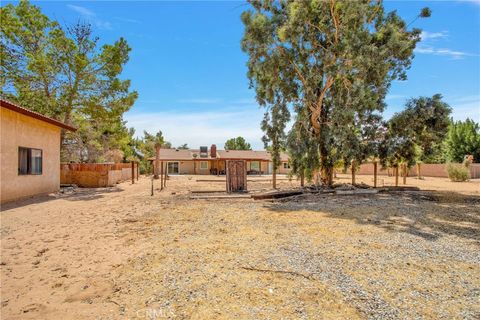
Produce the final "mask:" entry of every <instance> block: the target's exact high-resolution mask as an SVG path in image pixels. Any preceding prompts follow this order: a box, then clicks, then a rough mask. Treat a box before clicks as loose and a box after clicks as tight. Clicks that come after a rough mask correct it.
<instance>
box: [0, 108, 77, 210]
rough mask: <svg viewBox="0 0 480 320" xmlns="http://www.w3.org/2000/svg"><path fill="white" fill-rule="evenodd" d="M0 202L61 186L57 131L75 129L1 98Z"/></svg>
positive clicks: (45, 191) (44, 192) (53, 189)
mask: <svg viewBox="0 0 480 320" xmlns="http://www.w3.org/2000/svg"><path fill="white" fill-rule="evenodd" d="M0 105H1V108H0V109H1V111H0V119H1V128H0V131H1V149H0V167H1V176H0V195H1V199H0V202H6V201H11V200H17V199H20V198H25V197H29V196H33V195H37V194H47V193H51V192H55V191H58V190H59V189H60V132H61V130H62V129H65V130H70V131H75V130H76V129H75V128H73V127H71V126H69V125H66V124H64V123H62V122H60V121H57V120H55V119H52V118H49V117H46V116H44V115H42V114H40V113H37V112H34V111H31V110H29V109H26V108H23V107H20V106H18V105H15V104H13V103H11V102H8V101H6V100H3V99H0Z"/></svg>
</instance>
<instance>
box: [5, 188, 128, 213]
mask: <svg viewBox="0 0 480 320" xmlns="http://www.w3.org/2000/svg"><path fill="white" fill-rule="evenodd" d="M122 191H124V189H122V188H119V187H117V186H115V187H107V188H77V189H75V190H74V191H72V192H65V193H62V192H56V193H51V194H47V195H36V196H32V197H29V198H24V199H20V200H15V201H11V202H7V203H4V204H2V205H1V211H2V212H4V211H8V210H12V209H16V208H20V207H24V206H28V205H32V204H40V203H44V202H48V201H53V200H57V199H63V200H68V201H92V200H97V199H100V198H103V197H104V196H105V194H109V193H117V192H122Z"/></svg>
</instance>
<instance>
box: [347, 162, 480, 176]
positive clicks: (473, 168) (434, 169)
mask: <svg viewBox="0 0 480 320" xmlns="http://www.w3.org/2000/svg"><path fill="white" fill-rule="evenodd" d="M356 174H365V175H373V163H364V164H361V165H360V168H359V169H358V170H357V171H356ZM393 174H394V172H393V169H381V166H380V165H379V166H378V175H384V176H386V175H393ZM420 174H421V175H422V177H439V178H448V174H447V164H445V163H438V164H437V163H431V164H430V163H429V164H427V163H422V164H421V165H420ZM408 176H409V177H416V176H417V167H416V166H414V167H412V168H410V170H409V171H408ZM470 178H471V179H478V178H480V163H472V164H471V165H470Z"/></svg>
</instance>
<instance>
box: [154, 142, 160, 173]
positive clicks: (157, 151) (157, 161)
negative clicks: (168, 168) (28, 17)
mask: <svg viewBox="0 0 480 320" xmlns="http://www.w3.org/2000/svg"><path fill="white" fill-rule="evenodd" d="M159 169H160V147H157V146H155V165H154V170H153V172H154V175H153V178H154V179H158V178H159V177H158V172H159Z"/></svg>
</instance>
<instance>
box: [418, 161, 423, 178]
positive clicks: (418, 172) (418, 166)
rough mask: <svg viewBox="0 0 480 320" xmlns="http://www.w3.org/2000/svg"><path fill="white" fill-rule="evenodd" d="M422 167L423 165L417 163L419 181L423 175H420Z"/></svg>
mask: <svg viewBox="0 0 480 320" xmlns="http://www.w3.org/2000/svg"><path fill="white" fill-rule="evenodd" d="M420 166H421V164H420V163H417V179H419V180H420V179H421V178H422V175H421V174H420Z"/></svg>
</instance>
